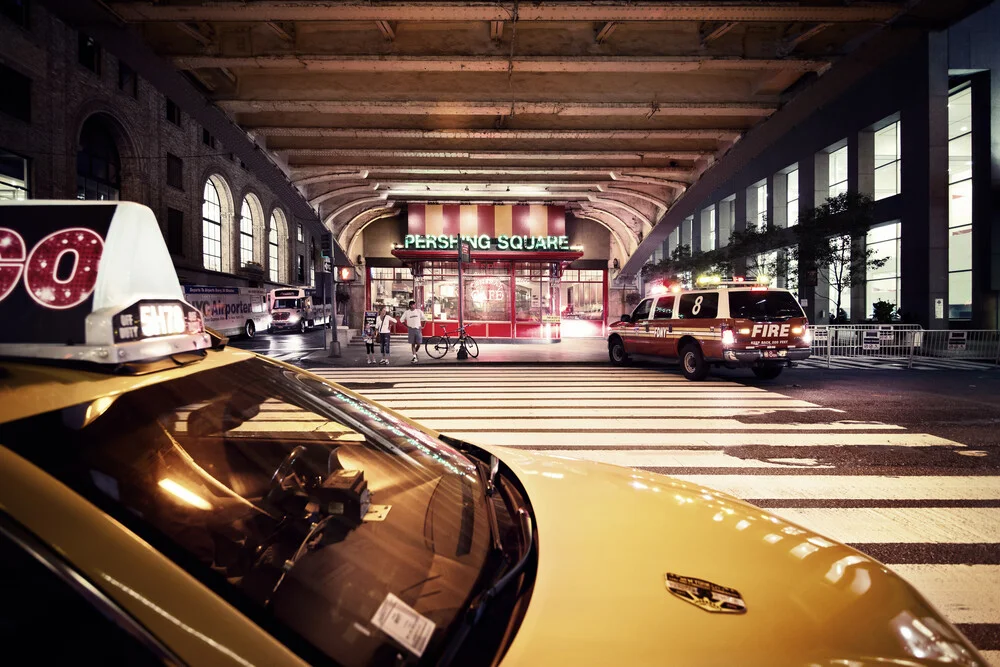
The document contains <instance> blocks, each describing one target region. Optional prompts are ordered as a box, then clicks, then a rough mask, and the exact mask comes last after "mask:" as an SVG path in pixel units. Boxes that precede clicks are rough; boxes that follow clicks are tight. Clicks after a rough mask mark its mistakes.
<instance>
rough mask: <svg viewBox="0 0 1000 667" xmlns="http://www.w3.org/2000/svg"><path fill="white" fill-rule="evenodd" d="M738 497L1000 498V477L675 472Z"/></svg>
mask: <svg viewBox="0 0 1000 667" xmlns="http://www.w3.org/2000/svg"><path fill="white" fill-rule="evenodd" d="M675 476H676V477H678V478H679V479H684V480H688V481H690V482H693V483H695V484H701V485H704V486H706V487H710V488H712V489H715V490H716V491H724V492H725V493H728V494H730V495H733V496H736V497H738V498H755V499H765V498H767V499H787V498H796V499H801V498H822V499H847V498H851V499H885V500H967V499H968V500H986V499H991V500H995V499H1000V477H917V478H912V479H911V478H907V479H903V478H899V477H888V478H887V477H851V476H846V475H810V476H801V477H792V476H788V477H776V476H745V475H675Z"/></svg>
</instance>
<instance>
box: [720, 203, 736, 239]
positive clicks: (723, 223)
mask: <svg viewBox="0 0 1000 667" xmlns="http://www.w3.org/2000/svg"><path fill="white" fill-rule="evenodd" d="M735 207H736V200H735V199H723V200H722V201H720V202H719V207H718V215H717V216H716V219H717V220H718V224H719V247H720V248H721V247H723V246H727V245H729V237H730V236H731V235H732V233H733V213H734V212H735Z"/></svg>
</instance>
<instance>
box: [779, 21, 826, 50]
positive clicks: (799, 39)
mask: <svg viewBox="0 0 1000 667" xmlns="http://www.w3.org/2000/svg"><path fill="white" fill-rule="evenodd" d="M832 25H833V24H832V23H817V24H816V25H814V26H812V27H811V28H808V29H806V30H803V31H802V32H800V33H799V34H797V35H794V36H792V37H788V38H787V39H785V40H784V41H782V42H781V43H780V44H779V45H778V55H779V56H787V55H788V54H790V53H791V52H792V51H794V50H795V48H796V47H797V46H798V45H799V44H802V43H803V42H805V41H808V40H810V39H812V38H813V37H815V36H816V35H818V34H819V33H821V32H823V31H824V30H826V29H827V28H829V27H830V26H832Z"/></svg>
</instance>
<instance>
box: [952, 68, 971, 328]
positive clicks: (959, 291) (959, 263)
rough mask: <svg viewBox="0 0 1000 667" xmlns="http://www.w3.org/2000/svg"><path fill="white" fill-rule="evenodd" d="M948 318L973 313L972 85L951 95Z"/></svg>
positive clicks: (967, 315)
mask: <svg viewBox="0 0 1000 667" xmlns="http://www.w3.org/2000/svg"><path fill="white" fill-rule="evenodd" d="M948 194H949V201H950V208H949V211H948V228H949V229H948V231H949V234H948V318H949V319H952V320H968V319H971V317H972V89H971V88H965V89H964V90H960V91H958V92H956V93H953V94H952V95H951V96H949V98H948Z"/></svg>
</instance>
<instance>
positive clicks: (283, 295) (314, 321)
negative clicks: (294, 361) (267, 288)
mask: <svg viewBox="0 0 1000 667" xmlns="http://www.w3.org/2000/svg"><path fill="white" fill-rule="evenodd" d="M268 303H269V304H270V306H271V330H272V331H298V332H300V333H305V332H306V330H308V329H309V328H310V327H314V326H317V325H320V324H327V321H328V319H329V306H327V305H326V304H316V303H313V297H312V295H310V294H309V292H307V291H306V290H304V289H297V288H292V287H286V288H281V289H273V290H271V292H270V293H269V294H268Z"/></svg>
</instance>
